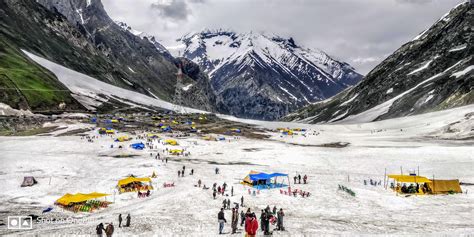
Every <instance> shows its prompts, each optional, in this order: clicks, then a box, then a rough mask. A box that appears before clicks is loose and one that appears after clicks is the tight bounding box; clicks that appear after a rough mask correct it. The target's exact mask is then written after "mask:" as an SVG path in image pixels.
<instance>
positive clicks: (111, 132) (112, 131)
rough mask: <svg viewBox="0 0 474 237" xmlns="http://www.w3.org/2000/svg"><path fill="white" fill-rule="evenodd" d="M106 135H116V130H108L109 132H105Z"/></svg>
mask: <svg viewBox="0 0 474 237" xmlns="http://www.w3.org/2000/svg"><path fill="white" fill-rule="evenodd" d="M105 133H107V134H114V133H115V130H113V129H107V130H105Z"/></svg>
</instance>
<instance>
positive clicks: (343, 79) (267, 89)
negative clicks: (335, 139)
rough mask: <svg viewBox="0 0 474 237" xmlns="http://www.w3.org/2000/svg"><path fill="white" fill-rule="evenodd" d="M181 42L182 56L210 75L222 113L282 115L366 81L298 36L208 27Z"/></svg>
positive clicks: (189, 35) (262, 117) (258, 116)
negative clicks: (298, 41)
mask: <svg viewBox="0 0 474 237" xmlns="http://www.w3.org/2000/svg"><path fill="white" fill-rule="evenodd" d="M178 42H179V43H181V44H183V45H184V46H185V47H183V51H182V56H183V57H185V58H188V59H190V60H192V61H194V62H196V63H197V64H199V65H200V66H201V67H202V68H203V69H204V71H205V72H207V73H208V74H209V77H210V79H211V84H212V85H213V87H214V89H215V90H216V94H217V95H218V97H219V98H218V99H219V100H220V105H219V107H220V109H221V111H222V112H228V113H230V114H232V115H236V116H240V117H247V118H258V119H267V120H271V119H276V118H279V117H281V116H283V115H285V114H287V113H288V112H289V111H291V110H294V109H296V108H298V107H301V106H304V105H307V104H309V103H313V102H316V101H320V100H324V99H327V98H329V97H331V96H333V95H335V94H337V93H338V92H340V91H342V90H344V89H345V88H347V87H349V86H352V85H354V84H356V83H357V82H359V80H360V79H361V75H360V74H358V73H357V72H355V70H354V68H352V67H351V66H350V65H348V64H347V63H344V62H339V61H337V60H334V59H332V58H331V57H330V56H328V55H327V54H326V53H324V52H323V51H320V50H315V49H308V48H304V47H302V46H300V45H297V44H296V43H295V41H294V40H293V38H288V39H285V38H282V37H279V36H276V35H266V34H260V33H255V32H249V33H236V32H232V31H228V30H204V31H202V32H199V33H191V34H187V35H185V36H183V37H182V38H180V39H178Z"/></svg>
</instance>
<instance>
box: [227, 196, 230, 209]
mask: <svg viewBox="0 0 474 237" xmlns="http://www.w3.org/2000/svg"><path fill="white" fill-rule="evenodd" d="M227 209H229V210H230V199H227Z"/></svg>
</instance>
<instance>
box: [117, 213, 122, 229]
mask: <svg viewBox="0 0 474 237" xmlns="http://www.w3.org/2000/svg"><path fill="white" fill-rule="evenodd" d="M118 221H119V228H122V214H119V217H118Z"/></svg>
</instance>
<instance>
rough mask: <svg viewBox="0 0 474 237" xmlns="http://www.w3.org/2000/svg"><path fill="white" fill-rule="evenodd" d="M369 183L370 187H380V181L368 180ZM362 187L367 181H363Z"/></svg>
mask: <svg viewBox="0 0 474 237" xmlns="http://www.w3.org/2000/svg"><path fill="white" fill-rule="evenodd" d="M369 183H370V185H372V186H380V185H382V180H379V181H378V182H377V181H376V180H373V179H369ZM364 185H367V180H365V179H364Z"/></svg>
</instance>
